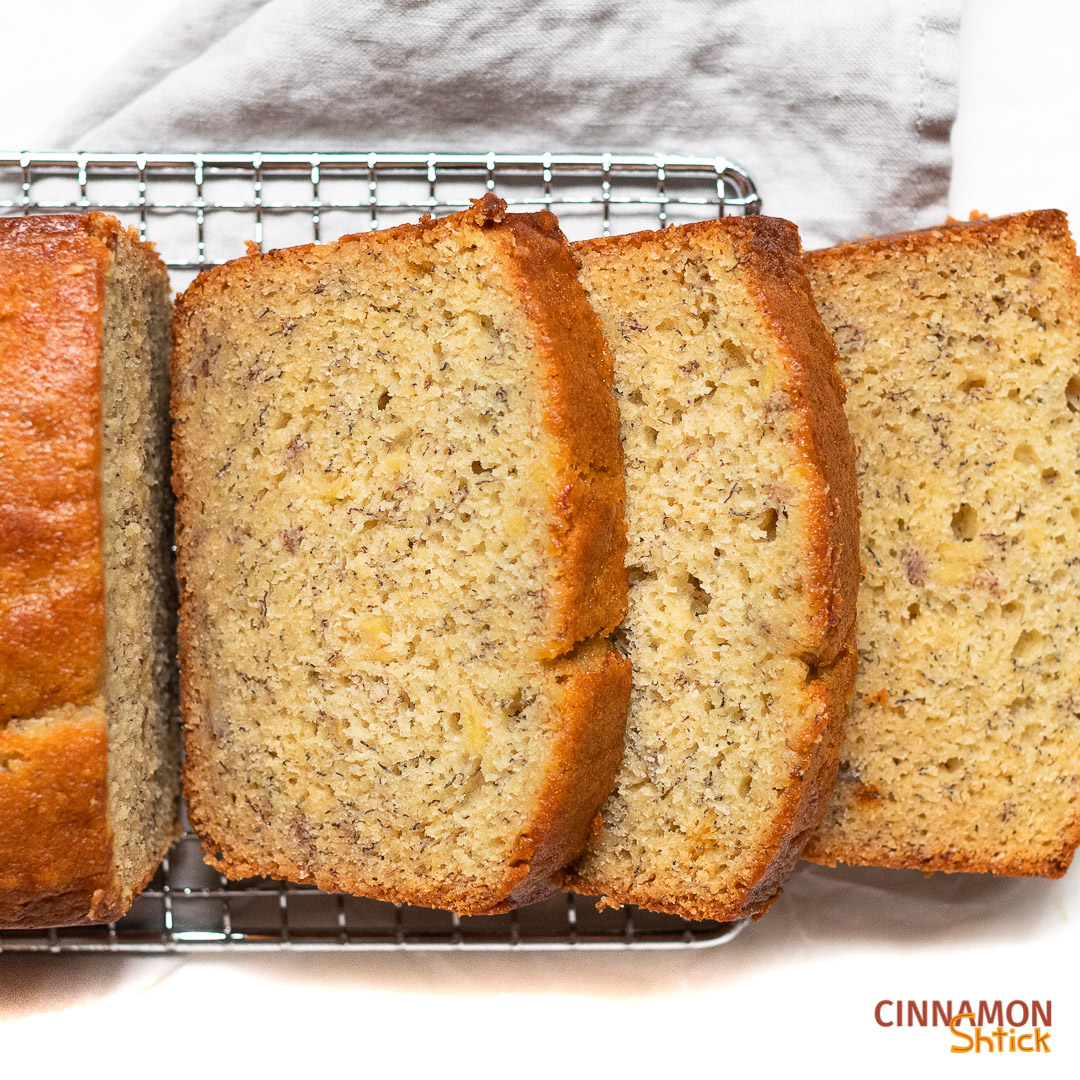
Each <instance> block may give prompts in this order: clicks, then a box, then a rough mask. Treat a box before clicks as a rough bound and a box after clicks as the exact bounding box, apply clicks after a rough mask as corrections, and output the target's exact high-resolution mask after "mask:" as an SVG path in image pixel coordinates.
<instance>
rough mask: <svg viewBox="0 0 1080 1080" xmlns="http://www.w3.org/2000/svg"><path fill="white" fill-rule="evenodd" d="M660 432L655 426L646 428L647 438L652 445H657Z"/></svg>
mask: <svg viewBox="0 0 1080 1080" xmlns="http://www.w3.org/2000/svg"><path fill="white" fill-rule="evenodd" d="M659 434H660V432H659V431H658V430H657V429H656V428H654V427H647V428H646V429H645V439H646V441H647V442H648V444H649V445H650V446H655V445H656V438H657V436H658V435H659Z"/></svg>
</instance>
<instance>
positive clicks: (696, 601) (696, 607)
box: [687, 574, 712, 618]
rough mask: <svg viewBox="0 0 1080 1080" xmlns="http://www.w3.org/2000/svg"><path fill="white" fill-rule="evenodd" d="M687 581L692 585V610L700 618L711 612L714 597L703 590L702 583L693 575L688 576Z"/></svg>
mask: <svg viewBox="0 0 1080 1080" xmlns="http://www.w3.org/2000/svg"><path fill="white" fill-rule="evenodd" d="M687 580H688V581H689V583H690V610H691V611H692V612H693V614H694V615H696V616H697V617H698V618H700V617H701V616H702V615H704V614H705V612H706V611H708V610H709V604H711V603H712V597H711V596H710V595H709V593H708V592H706V590H705V589H704V588H702V585H701V581H700V580H699V579H698V578H696V577H694V575H693V574H687Z"/></svg>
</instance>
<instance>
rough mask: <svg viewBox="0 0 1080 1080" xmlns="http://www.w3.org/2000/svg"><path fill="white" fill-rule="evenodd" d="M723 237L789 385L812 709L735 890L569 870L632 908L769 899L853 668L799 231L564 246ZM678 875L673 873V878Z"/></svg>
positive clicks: (822, 347) (848, 600)
mask: <svg viewBox="0 0 1080 1080" xmlns="http://www.w3.org/2000/svg"><path fill="white" fill-rule="evenodd" d="M717 233H722V234H723V235H724V236H725V237H726V238H729V240H731V241H733V242H734V243H735V245H736V248H737V251H738V252H739V262H740V269H741V270H742V271H743V272H744V273H745V274H746V275H747V276H748V277H749V279H750V281H751V287H752V289H753V290H754V291H755V292H756V295H757V297H758V301H759V307H760V310H761V312H762V315H763V317H764V318H765V319H767V320H768V322H769V324H770V326H771V328H772V331H773V334H774V336H775V338H776V340H777V341H778V342H779V343H780V348H781V350H782V352H783V356H784V362H785V365H786V367H787V370H788V376H789V379H790V384H791V386H792V388H793V389H794V390H795V391H796V393H797V395H798V401H797V404H796V405H795V409H796V411H797V413H798V416H799V418H800V421H801V423H800V424H799V428H800V436H799V444H800V451H801V455H802V458H803V461H804V463H805V465H806V473H807V476H808V477H811V478H815V479H816V484H814V492H815V494H814V498H813V508H814V512H813V517H814V523H815V527H814V529H813V549H812V550H811V551H810V552H809V553H808V558H807V566H808V567H809V568H810V569H811V575H812V576H811V584H810V589H809V593H810V596H811V598H812V600H813V606H812V610H811V619H810V625H809V626H808V627H807V628H806V637H805V639H804V640H805V655H804V657H803V658H804V659H805V661H806V662H807V664H808V665H809V669H810V670H809V675H808V687H809V690H810V697H811V705H810V708H809V709H808V710H807V713H806V715H805V717H804V722H805V723H804V727H803V739H802V743H801V745H800V746H799V747H798V748H795V749H797V750H798V752H799V754H800V756H801V758H802V761H803V764H802V766H801V768H800V770H799V774H798V775H797V776H795V777H793V783H792V784H791V786H790V787H789V788H788V789H787V793H786V795H785V798H784V800H783V803H782V804H781V807H780V809H779V812H778V815H777V818H776V822H775V825H774V828H773V830H772V833H771V835H770V836H769V837H767V838H765V840H763V842H762V849H763V850H764V851H766V852H768V853H769V854H768V857H767V858H766V859H764V860H762V861H761V862H760V863H759V864H758V865H757V866H756V867H755V868H754V869H753V870H752V871H751V873H750V874H748V875H747V881H746V882H745V883H744V884H743V885H742V887H741V888H740V889H739V890H738V891H737V892H735V893H731V894H728V895H725V896H717V895H715V894H706V893H704V892H700V893H698V894H697V895H688V894H686V893H685V891H682V892H679V893H678V895H676V889H675V888H668V887H666V886H665V885H664V884H663V883H662V882H661V881H660V880H659V879H657V880H656V881H654V882H653V883H651V886H647V887H646V888H645V889H642V888H640V887H637V888H624V889H619V888H618V887H615V888H613V887H612V886H613V883H612V882H610V881H590V880H588V879H587V878H585V877H582V876H575V877H573V878H572V880H571V881H570V882H569V885H570V886H571V887H573V888H574V889H576V890H578V891H581V892H586V893H589V894H602V896H603V900H602V903H603V904H608V905H618V904H638V905H640V906H643V907H647V908H649V909H651V910H654V911H662V912H667V913H669V914H674V915H681V916H683V917H684V918H690V919H721V920H727V919H737V918H743V917H746V916H750V915H753V916H759V915H761V914H763V913H764V912H765V911H766V910H767V909H768V907H769V906H770V905H771V904H772V903H773V902H774V901H775V900H776V898H777V897H778V896H779V893H780V889H781V887H782V885H783V883H784V882H785V881H786V880H787V878H788V877H789V876H790V874H791V872H792V871H793V869H794V867H795V864H796V862H797V860H798V858H799V855H800V853H801V851H802V849H803V847H804V845H805V844H806V843H807V841H808V840H809V838H810V836H811V834H812V832H813V830H814V828H815V827H816V825H817V822H818V820H819V819H820V817H821V814H822V812H823V811H824V808H825V804H826V802H827V800H828V797H829V794H830V793H831V791H832V788H833V783H834V781H835V777H836V770H837V764H838V755H839V747H840V744H841V742H842V739H843V732H844V723H845V721H846V718H847V715H848V710H849V707H850V702H851V696H852V693H853V691H854V684H855V672H856V667H857V662H856V653H855V612H856V601H857V592H858V584H859V575H860V568H859V557H858V548H859V503H858V495H857V488H856V474H855V447H854V443H853V441H852V437H851V433H850V431H849V430H848V425H847V420H846V418H845V416H844V410H843V403H844V398H845V391H844V385H843V382H842V380H841V379H840V376H839V374H838V373H837V370H836V360H837V355H836V347H835V345H834V343H833V341H832V338H831V337H830V335H829V333H828V331H827V330H826V329H825V327H824V325H823V323H822V321H821V318H820V316H819V314H818V311H817V306H816V304H815V302H814V299H813V294H812V292H811V288H810V282H809V279H808V278H807V276H806V273H805V271H804V269H803V265H802V252H801V247H800V242H799V235H798V230H797V229H796V228H795V226H794V225H792V224H791V223H790V222H788V221H784V220H782V219H779V218H766V217H760V216H759V217H747V218H726V219H723V220H721V221H711V222H699V223H696V224H692V225H686V226H680V227H678V228H674V229H668V230H664V231H663V232H658V233H637V234H633V235H631V236H619V237H605V238H602V239H598V240H589V241H584V242H582V243H580V244H576V245H574V247H575V250H576V251H580V252H582V253H588V252H590V251H601V250H604V249H605V248H607V247H609V246H611V245H619V246H628V247H640V246H642V245H644V244H646V243H649V244H654V245H655V244H659V245H661V246H667V247H668V248H669V249H670V250H672V251H675V250H677V249H678V248H679V247H681V246H682V245H684V244H685V243H686V241H687V237H688V236H689V237H694V238H697V239H699V240H700V241H702V242H708V240H709V238H710V237H711V236H714V235H716V234H717ZM675 881H676V883H677V882H678V875H677V874H676V877H675Z"/></svg>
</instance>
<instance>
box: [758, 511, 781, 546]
mask: <svg viewBox="0 0 1080 1080" xmlns="http://www.w3.org/2000/svg"><path fill="white" fill-rule="evenodd" d="M757 527H758V531H759V532H763V533H764V534H765V539H766V540H775V539H776V510H775V509H772V508H770V509H769V510H766V511H765V513H764V514H763V515H762V518H761V520H760V521H759V522H758V525H757Z"/></svg>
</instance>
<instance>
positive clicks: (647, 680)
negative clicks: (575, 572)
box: [571, 217, 858, 919]
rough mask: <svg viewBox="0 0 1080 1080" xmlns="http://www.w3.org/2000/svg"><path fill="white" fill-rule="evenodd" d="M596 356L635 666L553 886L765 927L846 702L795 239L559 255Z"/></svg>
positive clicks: (820, 395) (828, 395)
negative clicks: (613, 776) (601, 788)
mask: <svg viewBox="0 0 1080 1080" xmlns="http://www.w3.org/2000/svg"><path fill="white" fill-rule="evenodd" d="M575 250H576V252H577V254H578V255H579V256H580V258H581V260H582V264H583V269H582V273H581V280H582V282H583V283H584V285H585V288H586V291H587V293H588V294H589V298H590V300H591V301H592V304H593V306H594V307H595V308H596V310H597V311H598V312H599V314H600V317H601V320H602V322H603V324H604V329H605V332H606V335H607V339H608V342H609V344H610V345H611V349H612V352H613V353H614V355H615V371H616V374H615V386H616V392H617V394H618V396H619V401H620V405H621V409H622V432H623V446H624V451H625V454H626V471H627V523H628V529H629V550H628V555H627V560H628V564H629V566H630V582H631V584H630V603H629V613H628V615H627V618H626V622H625V625H624V627H623V630H622V632H623V634H624V639H623V640H624V645H625V650H626V652H627V654H628V656H629V657H630V659H631V660H632V662H633V666H634V688H633V697H632V704H631V709H630V719H629V721H628V724H627V735H626V754H625V758H624V759H623V763H622V766H621V768H620V771H619V775H618V780H617V786H616V789H615V791H614V793H613V794H612V795H611V797H610V798H609V799H608V800H607V802H606V804H605V806H604V809H603V827H602V830H601V832H600V834H599V836H598V837H597V839H596V840H595V841H594V842H593V843H592V844H591V846H590V848H589V849H588V852H587V854H586V855H585V857H584V858H583V859H582V860H581V862H580V863H579V864H578V865H577V867H576V872H575V874H574V877H573V878H572V880H571V884H572V885H573V886H574V887H575V888H577V889H578V890H580V891H583V892H588V893H593V894H601V895H602V897H603V898H604V901H605V902H607V903H608V904H620V903H634V904H639V905H642V906H644V907H646V908H650V909H653V910H658V911H665V912H671V913H674V914H678V915H683V916H686V917H688V918H713V919H734V918H738V917H741V916H743V915H753V914H758V913H760V912H762V911H763V910H764V909H765V908H766V907H767V906H768V905H769V903H771V902H772V900H773V899H774V898H775V897H776V895H777V894H778V892H779V890H780V887H781V886H782V884H783V883H784V881H785V879H786V878H787V876H788V874H789V873H790V872H791V870H792V868H793V866H794V864H795V862H796V861H797V859H798V857H799V853H800V851H801V850H802V847H803V844H804V843H805V841H806V839H807V837H808V836H809V834H810V831H811V830H812V829H813V827H814V826H815V825H816V823H817V820H818V816H819V814H820V811H821V808H822V806H823V804H824V800H825V799H826V798H827V797H828V792H829V789H830V787H831V785H832V782H833V776H834V774H835V771H836V750H837V745H838V742H839V739H840V735H841V730H842V724H843V719H844V716H845V714H846V711H847V706H848V700H849V697H850V693H851V687H852V680H853V678H854V616H855V589H856V584H857V578H858V557H857V549H858V521H857V513H858V511H857V505H856V500H855V471H854V470H855V466H854V450H853V447H852V443H851V437H850V435H849V433H848V429H847V425H846V423H845V420H844V414H843V409H842V401H843V396H844V395H843V387H842V385H841V384H840V381H839V379H838V377H837V375H836V371H835V367H834V362H835V353H834V349H833V347H832V343H831V342H830V340H829V336H828V334H827V333H826V332H825V329H824V327H823V326H822V324H821V320H820V318H819V317H818V315H817V312H816V310H815V308H814V305H813V299H812V297H811V296H810V289H809V285H808V283H807V280H806V275H805V273H804V272H803V270H802V266H801V262H800V247H799V236H798V232H797V230H796V229H795V227H794V226H793V225H791V224H790V223H789V222H786V221H781V220H778V219H773V218H765V217H748V218H728V219H724V220H721V221H713V222H705V223H701V224H696V225H687V226H683V227H680V228H672V229H668V230H666V231H663V232H656V233H639V234H636V235H633V236H617V237H611V238H608V239H602V240H594V241H587V242H585V243H582V244H577V245H575Z"/></svg>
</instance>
